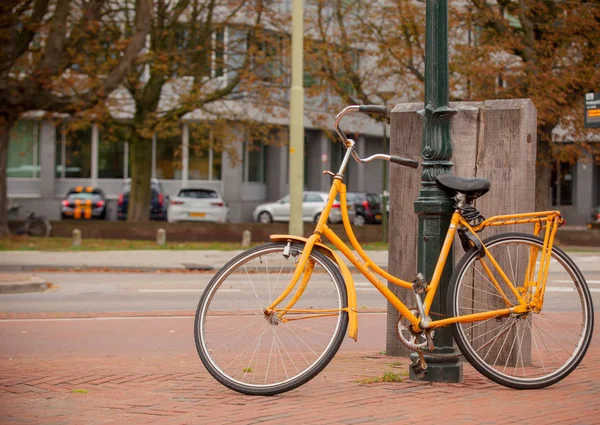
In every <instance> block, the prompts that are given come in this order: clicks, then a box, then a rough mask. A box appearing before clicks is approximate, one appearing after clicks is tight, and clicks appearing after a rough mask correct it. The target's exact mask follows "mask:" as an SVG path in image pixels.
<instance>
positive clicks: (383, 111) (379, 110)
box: [358, 105, 388, 115]
mask: <svg viewBox="0 0 600 425" xmlns="http://www.w3.org/2000/svg"><path fill="white" fill-rule="evenodd" d="M358 112H364V113H367V114H380V115H387V114H388V108H387V106H382V105H361V106H359V107H358Z"/></svg>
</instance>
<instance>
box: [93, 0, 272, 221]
mask: <svg viewBox="0 0 600 425" xmlns="http://www.w3.org/2000/svg"><path fill="white" fill-rule="evenodd" d="M265 13H266V12H265V8H264V6H263V4H262V1H261V0H237V1H230V0H227V1H225V0H222V1H217V0H179V1H169V0H158V1H155V7H154V11H153V14H152V23H151V30H150V34H149V42H148V44H147V46H146V49H145V50H144V52H143V53H142V55H141V56H140V58H139V61H138V63H137V66H136V67H134V68H133V69H132V70H131V72H129V74H128V75H127V77H126V79H125V82H124V85H123V87H124V90H125V94H124V96H121V97H120V99H121V100H115V99H112V100H111V101H110V102H107V103H106V110H105V113H104V118H105V119H106V120H107V121H111V120H112V121H113V122H112V124H111V125H112V126H115V125H117V126H120V127H121V128H122V131H123V132H124V133H125V134H127V135H128V136H127V137H128V141H129V147H130V151H129V152H130V154H129V155H130V159H131V180H132V182H131V192H130V195H129V206H128V220H130V221H144V220H147V219H148V215H149V212H148V205H149V204H150V196H151V192H150V178H151V175H152V137H157V138H168V137H180V135H181V127H180V124H181V118H182V117H184V116H185V115H186V114H190V113H192V112H193V113H195V114H198V115H199V116H201V117H202V119H201V120H199V121H203V122H204V123H202V122H199V123H198V124H197V125H196V126H194V127H195V130H196V131H197V132H199V133H202V132H205V133H206V132H215V131H216V132H220V133H224V132H223V127H228V126H230V123H231V121H234V120H243V119H245V118H247V116H245V115H244V114H243V112H244V111H243V110H235V109H236V108H235V105H234V104H233V103H231V102H229V103H228V102H227V101H231V100H240V99H249V98H250V97H257V96H258V95H257V93H261V89H260V84H258V83H259V82H260V81H261V76H262V74H261V72H263V71H264V67H265V66H267V64H268V63H270V62H269V61H271V60H273V59H274V56H269V55H268V54H267V53H266V52H267V51H268V49H267V47H268V46H267V45H266V43H267V40H268V41H269V43H271V44H272V43H273V39H272V38H270V35H269V34H267V33H266V31H265V30H264V28H262V27H261V20H262V19H263V17H264V15H265ZM266 56H269V57H266ZM269 66H273V65H272V64H271V65H269ZM268 103H269V102H262V103H261V108H262V107H264V105H268ZM116 110H124V111H125V115H127V114H129V116H128V118H126V119H124V120H123V119H121V120H120V121H119V122H118V123H115V122H114V121H115V120H114V119H113V118H112V117H113V115H114V111H116Z"/></svg>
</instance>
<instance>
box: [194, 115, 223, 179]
mask: <svg viewBox="0 0 600 425" xmlns="http://www.w3.org/2000/svg"><path fill="white" fill-rule="evenodd" d="M189 127H190V141H189V148H188V157H189V161H188V164H189V166H188V168H189V169H188V179H190V180H221V162H222V155H221V152H220V151H216V150H215V148H214V146H215V141H214V134H213V132H212V131H210V130H209V129H207V128H206V127H204V126H202V125H201V124H198V125H195V124H190V125H189Z"/></svg>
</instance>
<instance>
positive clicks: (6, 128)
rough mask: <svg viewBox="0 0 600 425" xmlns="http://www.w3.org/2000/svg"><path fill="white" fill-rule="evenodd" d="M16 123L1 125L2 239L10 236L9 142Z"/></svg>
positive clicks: (0, 215) (0, 183)
mask: <svg viewBox="0 0 600 425" xmlns="http://www.w3.org/2000/svg"><path fill="white" fill-rule="evenodd" d="M13 124H14V121H2V122H1V123H0V237H4V236H8V235H10V229H9V228H8V211H7V209H8V187H7V184H6V169H7V167H8V140H9V138H10V129H11V128H12V126H13Z"/></svg>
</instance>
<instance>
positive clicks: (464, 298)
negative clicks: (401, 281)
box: [448, 233, 594, 389]
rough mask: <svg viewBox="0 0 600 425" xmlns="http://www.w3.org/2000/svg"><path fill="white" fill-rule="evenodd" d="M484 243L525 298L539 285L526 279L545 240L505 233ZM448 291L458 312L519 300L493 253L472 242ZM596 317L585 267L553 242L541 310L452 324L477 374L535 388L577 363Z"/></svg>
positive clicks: (503, 305)
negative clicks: (480, 254) (486, 254)
mask: <svg viewBox="0 0 600 425" xmlns="http://www.w3.org/2000/svg"><path fill="white" fill-rule="evenodd" d="M483 243H484V245H485V246H486V247H487V249H488V251H489V252H490V253H491V255H492V257H493V258H494V259H495V260H496V261H497V262H498V264H499V266H500V268H501V269H502V270H503V271H504V273H505V275H506V276H507V277H508V279H509V280H510V281H511V282H512V283H513V285H514V286H515V288H516V289H517V291H518V292H519V293H520V294H521V295H522V296H523V297H527V296H528V295H530V294H532V293H533V292H534V291H535V288H532V287H531V286H529V287H528V288H526V286H525V284H524V283H525V282H526V281H530V280H531V279H530V278H528V277H527V276H531V275H530V274H528V271H532V270H533V271H535V272H537V271H538V270H539V266H540V259H541V252H542V246H543V240H542V239H540V238H538V237H535V236H532V235H528V234H522V233H507V234H502V235H496V236H492V237H491V238H488V239H486V240H484V241H483ZM482 263H483V264H485V265H486V266H487V267H488V269H489V270H490V271H491V273H492V276H493V278H491V277H490V275H489V274H488V273H487V272H486V270H485V267H484V266H483V264H482ZM449 289H450V291H449V294H448V296H449V299H448V305H449V307H450V313H451V314H452V315H454V316H463V315H467V314H474V313H483V312H487V311H491V310H497V309H502V308H506V307H507V306H508V307H511V306H515V305H518V301H517V297H516V296H515V295H514V293H513V292H512V291H511V290H510V288H509V287H508V285H506V283H505V282H504V280H503V278H502V276H501V275H500V273H499V272H498V271H497V270H496V269H495V268H494V266H493V265H492V264H491V262H490V261H489V258H486V257H483V258H481V259H478V258H477V251H476V250H475V248H473V249H471V250H470V251H469V252H467V253H466V254H465V256H464V257H463V258H462V260H461V261H460V262H459V263H458V265H457V267H456V270H455V273H454V275H453V276H452V281H451V282H450V288H449ZM500 290H501V291H502V292H501V291H500ZM593 322H594V313H593V307H592V299H591V296H590V291H589V289H588V286H587V283H586V282H585V279H584V278H583V275H582V274H581V271H579V269H578V268H577V266H576V265H575V263H574V262H573V260H571V259H570V258H569V256H568V255H567V254H565V252H564V251H562V250H561V249H560V248H557V247H554V248H553V249H552V253H551V261H550V268H549V273H548V278H547V281H546V291H545V296H544V304H543V308H542V310H541V311H540V312H539V313H535V312H530V313H527V314H512V315H509V316H505V317H492V318H491V319H487V320H483V321H479V322H474V323H455V324H453V331H454V338H455V340H456V344H457V345H458V347H459V349H460V351H461V352H462V353H463V354H464V356H465V357H466V359H467V360H468V361H469V363H471V364H472V365H473V367H475V369H477V370H478V371H479V372H480V373H482V374H483V375H485V376H486V377H488V378H489V379H491V380H492V381H494V382H496V383H498V384H501V385H504V386H507V387H511V388H517V389H533V388H542V387H546V386H548V385H552V384H554V383H556V382H558V381H560V380H561V379H563V378H564V377H566V376H567V375H568V374H569V373H571V372H572V371H573V370H574V369H575V368H576V367H577V365H578V364H579V362H581V360H582V359H583V356H584V355H585V352H586V350H587V348H588V346H589V344H590V340H591V337H592V330H593Z"/></svg>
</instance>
